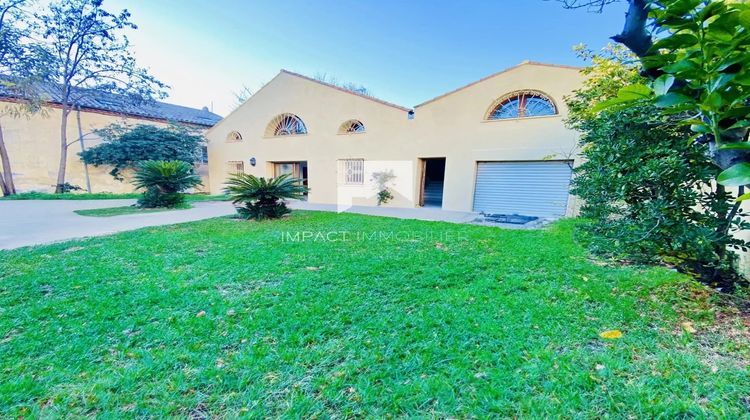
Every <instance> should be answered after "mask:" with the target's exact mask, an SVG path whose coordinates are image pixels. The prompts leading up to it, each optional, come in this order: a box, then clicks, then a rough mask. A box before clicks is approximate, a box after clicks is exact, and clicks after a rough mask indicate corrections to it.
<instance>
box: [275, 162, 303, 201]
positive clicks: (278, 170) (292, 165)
mask: <svg viewBox="0 0 750 420" xmlns="http://www.w3.org/2000/svg"><path fill="white" fill-rule="evenodd" d="M286 174H289V175H291V176H292V177H293V178H298V179H301V180H302V185H304V186H305V187H307V186H308V185H307V162H304V161H303V162H274V165H273V176H274V177H277V176H281V175H286ZM305 199H307V193H305Z"/></svg>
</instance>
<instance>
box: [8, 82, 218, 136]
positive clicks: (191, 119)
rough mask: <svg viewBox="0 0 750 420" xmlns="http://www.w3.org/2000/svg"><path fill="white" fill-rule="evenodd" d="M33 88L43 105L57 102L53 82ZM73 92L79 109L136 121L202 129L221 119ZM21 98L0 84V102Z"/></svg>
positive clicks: (181, 108) (154, 103)
mask: <svg viewBox="0 0 750 420" xmlns="http://www.w3.org/2000/svg"><path fill="white" fill-rule="evenodd" d="M0 79H2V80H6V81H7V80H10V79H9V78H8V77H2V76H0ZM34 88H35V89H38V90H39V93H40V94H41V96H42V97H43V98H44V102H46V103H48V104H49V103H51V104H60V103H61V96H60V89H59V87H58V86H57V85H55V84H53V83H38V84H37V85H36V86H35V87H34ZM74 91H75V95H76V96H79V95H80V97H81V100H80V106H81V110H98V111H105V112H111V113H115V114H122V115H127V116H131V117H136V118H138V117H140V118H148V119H157V120H166V121H175V122H181V123H188V124H195V125H201V126H205V127H211V126H213V125H214V124H216V123H217V122H219V121H221V116H220V115H217V114H214V113H213V112H211V111H209V110H208V108H203V109H195V108H189V107H186V106H181V105H174V104H169V103H166V102H159V101H146V102H141V103H134V102H133V101H132V100H131V99H130V98H128V97H127V96H126V95H117V94H113V93H109V92H103V91H98V90H94V89H83V88H74ZM25 98H26V96H25V95H24V94H23V93H22V92H18V91H16V90H13V89H11V88H9V87H8V86H7V85H6V84H4V83H0V100H1V99H11V100H13V99H15V100H19V99H25Z"/></svg>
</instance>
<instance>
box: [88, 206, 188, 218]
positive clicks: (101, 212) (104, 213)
mask: <svg viewBox="0 0 750 420" xmlns="http://www.w3.org/2000/svg"><path fill="white" fill-rule="evenodd" d="M192 207H193V206H191V205H190V204H189V203H184V204H182V205H179V206H176V207H172V208H166V207H159V208H140V207H136V206H122V207H107V208H103V209H85V210H73V213H76V214H80V215H81V216H91V217H112V216H122V215H126V214H144V213H159V212H163V211H174V210H187V209H189V208H192Z"/></svg>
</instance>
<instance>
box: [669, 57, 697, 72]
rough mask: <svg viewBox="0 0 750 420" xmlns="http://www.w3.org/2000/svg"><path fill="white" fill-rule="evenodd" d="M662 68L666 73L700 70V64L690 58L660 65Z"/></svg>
mask: <svg viewBox="0 0 750 420" xmlns="http://www.w3.org/2000/svg"><path fill="white" fill-rule="evenodd" d="M662 70H664V71H665V72H667V73H682V72H686V71H691V70H700V66H698V64H696V63H694V62H692V61H690V60H680V61H678V62H676V63H672V64H669V65H666V66H664V67H662Z"/></svg>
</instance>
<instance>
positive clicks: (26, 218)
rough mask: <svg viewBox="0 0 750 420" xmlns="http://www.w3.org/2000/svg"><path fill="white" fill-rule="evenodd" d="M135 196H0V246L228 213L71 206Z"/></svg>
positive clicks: (384, 211) (453, 214) (452, 215)
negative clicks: (105, 213) (113, 212)
mask: <svg viewBox="0 0 750 420" xmlns="http://www.w3.org/2000/svg"><path fill="white" fill-rule="evenodd" d="M133 203H135V200H18V201H0V249H13V248H20V247H23V246H29V245H41V244H48V243H53V242H60V241H65V240H69V239H76V238H84V237H89V236H101V235H108V234H111V233H116V232H122V231H126V230H134V229H139V228H142V227H147V226H160V225H170V224H175V223H183V222H192V221H195V220H203V219H210V218H212V217H219V216H226V215H230V214H234V212H235V211H234V207H232V204H231V203H229V202H226V201H204V202H195V203H192V204H193V208H192V209H189V210H174V211H164V212H158V213H146V214H132V215H123V216H113V217H90V216H80V215H78V214H76V213H73V210H81V209H97V208H106V207H120V206H128V205H131V204H133ZM290 207H292V208H294V209H299V210H317V211H336V205H334V204H312V203H308V202H305V201H294V202H292V203H290ZM347 212H348V213H358V214H365V215H370V216H385V217H396V218H400V219H418V220H433V221H443V222H452V223H474V222H475V221H476V219H477V217H478V214H477V213H470V212H460V211H446V210H441V209H437V208H429V207H427V208H393V207H366V206H354V207H352V208H350V209H348V210H347ZM492 226H496V227H508V228H515V229H518V228H522V227H521V226H518V225H505V224H492Z"/></svg>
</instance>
